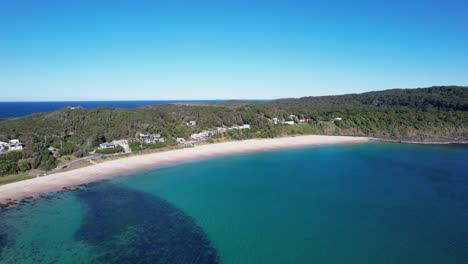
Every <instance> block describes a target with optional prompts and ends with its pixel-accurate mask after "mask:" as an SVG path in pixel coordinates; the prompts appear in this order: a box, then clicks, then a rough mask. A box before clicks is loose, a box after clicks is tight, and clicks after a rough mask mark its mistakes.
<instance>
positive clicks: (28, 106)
mask: <svg viewBox="0 0 468 264" xmlns="http://www.w3.org/2000/svg"><path fill="white" fill-rule="evenodd" d="M252 101H256V100H252ZM207 102H210V103H213V102H223V100H192V101H190V100H172V101H168V100H166V101H76V102H73V101H67V102H0V118H11V117H21V116H26V115H30V114H33V113H37V112H50V111H55V110H58V109H60V108H63V107H67V106H81V107H84V108H95V107H100V106H109V107H114V108H135V107H140V106H145V105H158V104H173V103H207Z"/></svg>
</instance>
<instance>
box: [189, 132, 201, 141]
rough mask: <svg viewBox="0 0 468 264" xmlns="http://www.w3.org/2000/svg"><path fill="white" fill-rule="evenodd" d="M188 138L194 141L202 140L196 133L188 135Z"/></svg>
mask: <svg viewBox="0 0 468 264" xmlns="http://www.w3.org/2000/svg"><path fill="white" fill-rule="evenodd" d="M190 138H192V139H195V140H200V139H202V138H203V136H202V135H201V134H200V133H196V134H192V135H190Z"/></svg>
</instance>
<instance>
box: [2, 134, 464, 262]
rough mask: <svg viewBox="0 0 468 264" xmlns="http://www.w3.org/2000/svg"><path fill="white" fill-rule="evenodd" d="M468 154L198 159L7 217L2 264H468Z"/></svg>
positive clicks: (335, 149)
mask: <svg viewBox="0 0 468 264" xmlns="http://www.w3.org/2000/svg"><path fill="white" fill-rule="evenodd" d="M467 164H468V147H466V146H453V145H448V146H426V145H424V146H422V145H406V144H396V143H395V144H392V143H365V144H356V145H340V146H322V147H307V148H300V149H287V150H276V151H269V152H259V153H250V154H242V155H236V156H229V157H219V158H213V159H209V160H202V161H191V162H187V163H183V164H179V165H172V166H167V167H162V168H156V169H151V170H146V171H140V172H138V173H133V174H130V175H123V176H120V177H115V178H112V179H110V180H105V181H99V182H95V183H91V184H87V185H84V186H81V190H79V191H76V192H68V191H61V192H56V193H51V194H47V195H42V196H41V197H40V198H37V199H31V200H24V201H23V202H22V203H21V204H20V205H19V206H16V207H12V208H8V209H5V210H3V211H0V263H2V264H3V263H24V264H27V263H229V264H234V263H236V264H242V263H255V264H259V263H268V264H274V263H327V264H334V263H340V264H342V263H357V264H365V263H369V264H375V263H399V264H405V263H408V264H414V263H425V264H432V263H438V264H439V263H468V225H467V224H466V223H468V170H467Z"/></svg>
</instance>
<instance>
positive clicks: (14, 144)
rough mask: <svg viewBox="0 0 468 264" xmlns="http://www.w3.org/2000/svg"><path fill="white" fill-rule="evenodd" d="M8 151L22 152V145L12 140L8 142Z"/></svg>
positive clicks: (16, 140)
mask: <svg viewBox="0 0 468 264" xmlns="http://www.w3.org/2000/svg"><path fill="white" fill-rule="evenodd" d="M8 149H9V150H22V149H23V144H22V143H21V142H20V141H19V140H18V139H12V140H10V141H9V142H8Z"/></svg>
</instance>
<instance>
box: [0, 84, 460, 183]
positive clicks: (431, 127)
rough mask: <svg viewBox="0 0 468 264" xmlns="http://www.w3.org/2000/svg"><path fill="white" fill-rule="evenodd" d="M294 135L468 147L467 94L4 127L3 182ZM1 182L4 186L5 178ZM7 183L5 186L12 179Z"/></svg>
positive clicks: (112, 114) (70, 112) (33, 120)
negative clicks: (92, 162) (94, 163)
mask: <svg viewBox="0 0 468 264" xmlns="http://www.w3.org/2000/svg"><path fill="white" fill-rule="evenodd" d="M294 135H334V136H357V137H374V138H379V139H382V140H390V141H408V142H420V143H436V142H438V143H444V142H445V143H448V142H452V143H466V142H467V141H468V87H459V86H440V87H430V88H419V89H393V90H386V91H378V92H367V93H362V94H347V95H337V96H320V97H303V98H298V99H278V100H272V101H260V102H252V101H223V102H212V103H210V102H205V103H193V104H192V103H180V104H177V103H174V104H165V105H152V106H145V107H139V108H133V109H122V108H111V107H97V108H92V109H85V108H82V107H76V106H75V105H74V106H72V107H65V108H62V109H60V110H57V111H53V112H46V113H36V114H32V115H29V116H25V117H21V118H7V119H1V120H0V152H1V154H0V175H1V176H5V175H22V176H21V177H17V178H8V180H5V181H4V182H1V181H0V184H1V183H7V182H11V181H16V180H20V179H22V178H24V177H27V176H28V175H39V174H42V173H46V172H50V171H52V170H61V169H66V168H67V167H69V166H77V165H79V164H81V163H82V161H86V160H89V158H90V157H94V158H106V157H111V156H113V155H129V154H130V153H142V152H154V151H161V150H167V149H174V148H181V147H193V146H196V145H200V144H208V143H216V142H223V141H234V140H244V139H255V138H275V137H282V136H294ZM0 179H1V178H0ZM5 179H6V178H5Z"/></svg>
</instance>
